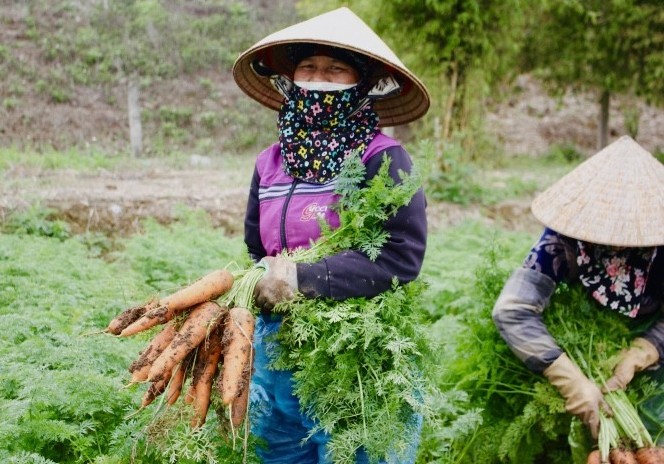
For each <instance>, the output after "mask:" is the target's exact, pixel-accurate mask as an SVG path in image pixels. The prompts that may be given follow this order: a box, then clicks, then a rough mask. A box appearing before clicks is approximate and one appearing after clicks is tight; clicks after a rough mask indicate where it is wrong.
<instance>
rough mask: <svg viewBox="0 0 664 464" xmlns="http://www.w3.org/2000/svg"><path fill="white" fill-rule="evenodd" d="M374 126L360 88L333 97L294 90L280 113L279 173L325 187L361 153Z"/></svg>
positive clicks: (329, 93)
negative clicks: (281, 165)
mask: <svg viewBox="0 0 664 464" xmlns="http://www.w3.org/2000/svg"><path fill="white" fill-rule="evenodd" d="M377 126H378V115H377V114H376V112H375V111H374V110H373V101H372V100H370V99H368V98H366V90H364V91H363V90H362V86H360V85H356V86H353V87H351V88H349V89H344V90H334V91H318V90H307V89H304V88H302V87H300V86H298V85H293V87H292V89H290V91H289V92H288V96H287V98H286V99H285V101H284V103H283V105H282V106H281V110H280V111H279V123H278V127H279V144H280V146H281V155H282V157H283V162H284V169H285V170H286V172H288V173H289V174H290V175H291V176H293V177H295V178H297V179H301V180H303V181H305V182H309V183H320V184H324V183H326V182H329V181H330V180H332V179H334V178H335V177H336V176H337V175H338V174H339V172H340V171H341V167H342V165H343V162H344V160H345V159H346V158H347V157H348V156H349V155H350V154H351V153H353V152H354V151H357V152H359V154H360V155H361V154H362V153H363V152H364V150H365V149H366V147H367V145H368V144H369V142H371V140H372V139H373V138H374V136H375V135H376V132H377Z"/></svg>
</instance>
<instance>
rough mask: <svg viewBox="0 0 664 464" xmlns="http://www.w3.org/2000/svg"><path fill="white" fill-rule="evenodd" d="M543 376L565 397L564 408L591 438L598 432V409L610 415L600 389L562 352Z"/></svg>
mask: <svg viewBox="0 0 664 464" xmlns="http://www.w3.org/2000/svg"><path fill="white" fill-rule="evenodd" d="M544 376H545V377H546V378H547V379H548V380H549V382H550V383H551V385H553V386H554V387H556V388H557V389H558V391H559V392H560V394H561V395H562V396H563V398H565V409H566V410H567V412H569V413H570V414H574V415H575V416H576V417H578V418H579V419H581V420H582V421H583V423H584V424H586V425H587V426H588V429H590V433H591V435H592V436H593V438H597V433H598V432H599V414H600V409H601V410H602V411H603V412H604V413H606V414H607V415H609V416H610V415H611V408H609V405H608V404H607V403H606V402H605V401H604V395H602V392H601V391H600V389H599V388H598V387H597V385H595V384H594V383H593V382H592V381H590V379H588V377H586V376H585V375H584V374H583V372H581V369H579V368H578V366H577V365H576V364H574V363H573V362H572V361H571V360H570V359H569V357H567V354H565V353H563V354H561V355H560V357H559V358H558V359H556V360H555V361H554V362H553V364H551V365H550V366H549V367H547V368H546V369H545V370H544Z"/></svg>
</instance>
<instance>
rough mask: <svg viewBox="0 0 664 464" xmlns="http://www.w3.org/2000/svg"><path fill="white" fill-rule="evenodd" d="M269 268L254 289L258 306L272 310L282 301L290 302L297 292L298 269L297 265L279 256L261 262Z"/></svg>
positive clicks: (269, 257)
mask: <svg viewBox="0 0 664 464" xmlns="http://www.w3.org/2000/svg"><path fill="white" fill-rule="evenodd" d="M261 263H262V264H264V265H265V267H266V268H267V272H265V275H263V278H262V279H261V280H259V281H258V283H257V284H256V287H255V289H254V298H255V301H256V306H258V307H259V308H263V309H272V308H274V305H276V304H277V303H280V302H282V301H286V300H290V299H292V298H293V297H294V296H295V292H297V267H296V266H295V263H294V262H292V261H290V260H288V259H286V258H282V257H279V256H276V257H274V256H267V257H265V258H263V259H262V260H261Z"/></svg>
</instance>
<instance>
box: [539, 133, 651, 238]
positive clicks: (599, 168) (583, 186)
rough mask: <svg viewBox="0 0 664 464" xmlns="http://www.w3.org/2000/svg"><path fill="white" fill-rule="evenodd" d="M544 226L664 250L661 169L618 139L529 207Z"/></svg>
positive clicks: (630, 141) (643, 152)
mask: <svg viewBox="0 0 664 464" xmlns="http://www.w3.org/2000/svg"><path fill="white" fill-rule="evenodd" d="M531 209H532V212H533V214H534V215H535V217H536V218H537V219H538V220H539V221H540V222H542V224H544V225H545V226H547V227H549V228H551V229H554V230H555V231H557V232H559V233H561V234H563V235H567V236H569V237H572V238H576V239H578V240H583V241H586V242H592V243H597V244H603V245H613V246H625V247H646V246H659V245H664V165H663V164H662V163H661V162H659V161H658V160H657V159H656V158H655V157H654V156H652V155H651V154H650V153H649V152H647V151H646V150H645V149H644V148H643V147H641V146H640V145H639V144H638V143H636V141H634V139H632V138H631V137H629V136H623V137H620V138H619V139H618V140H616V141H615V142H613V143H612V144H610V145H608V146H607V147H606V148H604V149H603V150H601V151H599V152H598V153H596V154H595V155H593V156H591V157H590V158H588V159H587V160H586V161H584V162H583V163H581V164H580V165H579V166H577V167H576V168H575V169H574V170H573V171H571V172H570V173H569V174H567V175H566V176H564V177H562V178H561V179H560V180H558V181H557V182H555V183H554V184H553V185H551V186H550V187H549V188H548V189H546V190H545V191H544V192H542V193H541V194H540V195H538V196H537V197H536V198H535V199H534V200H533V202H532V205H531Z"/></svg>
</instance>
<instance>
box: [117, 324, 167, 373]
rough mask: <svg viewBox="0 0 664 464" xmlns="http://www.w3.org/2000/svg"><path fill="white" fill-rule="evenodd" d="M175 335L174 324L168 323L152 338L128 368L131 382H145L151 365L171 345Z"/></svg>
mask: <svg viewBox="0 0 664 464" xmlns="http://www.w3.org/2000/svg"><path fill="white" fill-rule="evenodd" d="M176 333H177V330H176V329H175V324H173V323H172V322H169V323H168V324H166V325H165V326H164V328H163V329H162V330H161V332H159V333H158V334H157V335H155V336H154V338H153V339H152V340H151V341H150V343H149V344H148V346H146V347H145V349H144V350H143V351H141V353H140V354H139V356H138V359H136V360H135V361H134V362H133V363H131V365H130V366H129V372H131V374H132V375H131V381H132V382H142V381H144V380H147V378H148V372H150V368H151V367H152V363H153V362H154V360H155V359H157V357H158V356H159V355H160V354H161V353H162V351H164V349H165V348H166V347H167V346H168V344H169V343H171V341H172V340H173V337H175V334H176Z"/></svg>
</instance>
